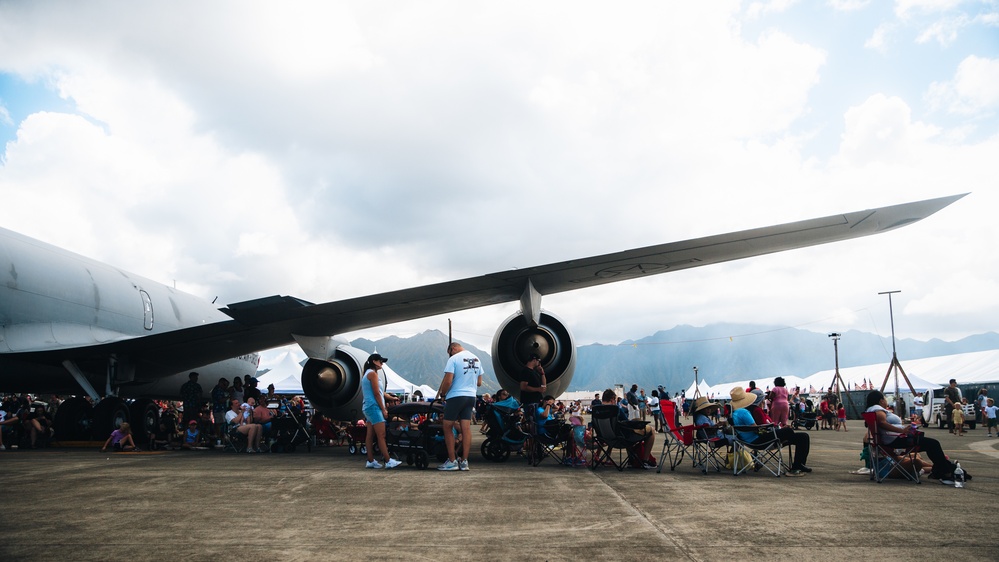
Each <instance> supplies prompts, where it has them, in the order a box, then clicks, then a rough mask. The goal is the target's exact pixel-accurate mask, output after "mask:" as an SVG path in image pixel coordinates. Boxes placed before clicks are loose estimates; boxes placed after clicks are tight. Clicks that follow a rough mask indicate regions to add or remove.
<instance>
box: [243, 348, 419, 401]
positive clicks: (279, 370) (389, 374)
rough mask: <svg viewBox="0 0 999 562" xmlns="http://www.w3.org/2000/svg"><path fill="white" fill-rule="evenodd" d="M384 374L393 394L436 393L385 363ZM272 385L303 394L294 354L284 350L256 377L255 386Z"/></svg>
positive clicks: (300, 368)
mask: <svg viewBox="0 0 999 562" xmlns="http://www.w3.org/2000/svg"><path fill="white" fill-rule="evenodd" d="M382 372H383V373H384V376H385V381H386V383H387V384H386V391H387V392H391V393H393V394H409V395H411V394H413V392H415V391H417V390H419V391H420V393H421V394H423V396H429V397H431V398H432V397H433V396H434V395H436V394H437V389H436V388H431V387H429V386H427V385H425V384H424V385H416V384H413V383H411V382H409V381H408V380H406V379H404V378H403V377H402V376H401V375H399V373H396V372H395V371H393V370H392V368H391V367H389V366H388V365H385V366H384V367H382ZM269 384H273V385H274V392H276V393H277V394H292V395H295V394H303V393H304V392H303V390H302V366H301V365H299V364H298V361H297V360H296V358H295V356H294V354H292V353H291V352H285V353H283V354H281V355H280V356H278V358H277V359H276V360H275V363H274V366H273V367H271V370H269V371H267V372H266V373H264V374H263V375H261V376H259V377H257V387H258V388H259V389H260V390H262V391H266V390H267V385H269Z"/></svg>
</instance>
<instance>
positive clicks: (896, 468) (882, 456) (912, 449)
mask: <svg viewBox="0 0 999 562" xmlns="http://www.w3.org/2000/svg"><path fill="white" fill-rule="evenodd" d="M861 415H862V416H863V417H864V425H866V426H867V439H868V440H867V454H868V456H869V458H870V460H871V477H870V479H871V480H874V481H876V482H878V483H879V484H880V483H881V482H884V481H885V479H886V478H888V477H889V476H890V475H891V474H892V473H893V472H895V473H898V474H901V475H902V476H903V477H905V479H906V480H909V481H910V482H915V483H916V484H921V482H920V481H919V468H917V467H916V462H915V459H916V457H917V456H918V455H919V445H911V446H909V447H908V448H905V449H894V448H892V447H890V446H888V445H882V444H881V438H880V436H879V435H878V423H877V421H878V417H877V416H878V414H877V412H864V413H862V414H861ZM906 459H908V460H909V468H906V467H905V465H904V464H903V461H905V460H906Z"/></svg>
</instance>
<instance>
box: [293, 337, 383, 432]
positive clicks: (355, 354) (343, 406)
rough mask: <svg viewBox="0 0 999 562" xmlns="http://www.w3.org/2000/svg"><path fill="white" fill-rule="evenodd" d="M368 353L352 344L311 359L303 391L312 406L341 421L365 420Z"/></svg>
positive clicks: (303, 381)
mask: <svg viewBox="0 0 999 562" xmlns="http://www.w3.org/2000/svg"><path fill="white" fill-rule="evenodd" d="M367 359H368V352H366V351H364V350H362V349H357V348H356V347H351V346H349V345H340V346H337V348H336V351H335V352H334V353H333V355H332V356H331V357H330V358H329V359H327V360H325V361H323V360H322V359H309V360H308V361H307V362H306V363H305V366H304V367H302V390H303V391H304V392H305V396H306V397H307V398H308V399H309V402H310V403H311V404H312V407H314V408H315V409H317V410H319V411H321V412H323V413H324V414H326V415H328V416H330V417H332V418H334V419H337V420H350V421H356V420H359V419H361V418H362V414H361V402H362V401H363V396H362V395H361V377H362V376H363V375H364V373H363V372H362V371H361V369H362V368H363V367H364V362H365V361H367Z"/></svg>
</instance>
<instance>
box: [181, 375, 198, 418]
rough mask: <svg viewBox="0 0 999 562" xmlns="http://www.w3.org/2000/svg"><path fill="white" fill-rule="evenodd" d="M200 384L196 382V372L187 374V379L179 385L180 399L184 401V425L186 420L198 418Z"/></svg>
mask: <svg viewBox="0 0 999 562" xmlns="http://www.w3.org/2000/svg"><path fill="white" fill-rule="evenodd" d="M201 395H202V390H201V385H200V384H198V373H194V372H192V373H191V374H190V375H188V381H187V382H185V383H184V384H182V385H181V386H180V399H181V400H182V401H183V402H184V427H187V422H189V421H191V420H197V419H198V412H199V411H200V410H201Z"/></svg>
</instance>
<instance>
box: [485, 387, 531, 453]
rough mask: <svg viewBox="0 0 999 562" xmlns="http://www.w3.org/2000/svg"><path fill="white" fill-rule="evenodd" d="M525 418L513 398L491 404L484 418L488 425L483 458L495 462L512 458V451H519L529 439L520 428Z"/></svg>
mask: <svg viewBox="0 0 999 562" xmlns="http://www.w3.org/2000/svg"><path fill="white" fill-rule="evenodd" d="M523 417H524V413H523V411H522V410H521V408H520V404H518V403H517V401H516V400H514V399H513V398H508V399H506V400H503V401H502V402H496V403H493V404H489V405H488V406H487V407H486V411H485V412H484V414H483V416H482V419H483V420H484V422H485V423H486V424H487V425H486V440H485V441H483V442H482V447H481V452H482V456H483V457H485V458H487V459H489V460H491V461H493V462H503V461H505V460H506V459H508V458H510V451H519V450H520V449H521V448H522V447H523V446H524V441H525V440H526V439H527V434H526V433H524V431H523V430H522V429H521V426H520V423H521V421H522V420H523Z"/></svg>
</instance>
